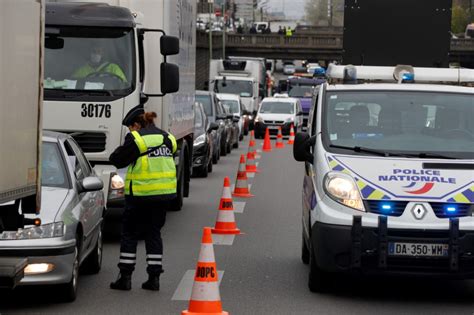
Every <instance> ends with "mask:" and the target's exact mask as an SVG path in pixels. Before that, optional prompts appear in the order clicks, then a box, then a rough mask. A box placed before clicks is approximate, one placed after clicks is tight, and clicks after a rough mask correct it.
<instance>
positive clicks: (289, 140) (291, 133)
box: [288, 124, 295, 144]
mask: <svg viewBox="0 0 474 315" xmlns="http://www.w3.org/2000/svg"><path fill="white" fill-rule="evenodd" d="M294 143H295V129H294V128H293V124H291V128H290V138H289V139H288V144H294Z"/></svg>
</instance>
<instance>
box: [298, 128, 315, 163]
mask: <svg viewBox="0 0 474 315" xmlns="http://www.w3.org/2000/svg"><path fill="white" fill-rule="evenodd" d="M315 143H316V136H312V137H310V136H309V134H308V133H306V132H298V133H296V136H295V144H294V145H293V157H294V158H295V160H296V161H298V162H308V163H311V164H313V161H314V155H313V153H311V147H312V146H314V144H315Z"/></svg>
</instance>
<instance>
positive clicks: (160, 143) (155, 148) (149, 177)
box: [125, 131, 177, 197]
mask: <svg viewBox="0 0 474 315" xmlns="http://www.w3.org/2000/svg"><path fill="white" fill-rule="evenodd" d="M132 135H133V137H134V139H135V144H136V145H137V146H138V149H139V150H140V157H139V158H138V159H137V160H136V162H135V164H132V165H129V167H128V171H127V175H126V177H125V195H133V196H139V197H140V196H158V195H169V194H175V193H176V186H177V180H176V166H175V164H174V159H173V153H175V152H176V149H177V144H176V139H175V137H173V136H172V135H171V134H168V135H162V134H149V135H144V136H141V135H140V134H139V133H138V132H137V131H132ZM165 138H168V139H169V140H170V141H169V142H168V143H171V148H170V147H169V145H168V146H167V145H166V143H165ZM130 188H131V189H130Z"/></svg>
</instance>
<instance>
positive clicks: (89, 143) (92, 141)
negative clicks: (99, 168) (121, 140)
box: [67, 132, 107, 153]
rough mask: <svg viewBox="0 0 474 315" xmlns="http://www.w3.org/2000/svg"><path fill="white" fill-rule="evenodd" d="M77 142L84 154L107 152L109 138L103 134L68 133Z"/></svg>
mask: <svg viewBox="0 0 474 315" xmlns="http://www.w3.org/2000/svg"><path fill="white" fill-rule="evenodd" d="M67 133H68V134H69V135H71V137H73V138H74V140H76V142H77V144H78V145H79V146H80V147H81V149H82V151H84V153H97V152H103V151H105V143H106V139H107V136H106V135H105V133H103V132H67Z"/></svg>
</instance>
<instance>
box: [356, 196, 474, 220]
mask: <svg viewBox="0 0 474 315" xmlns="http://www.w3.org/2000/svg"><path fill="white" fill-rule="evenodd" d="M383 204H388V205H390V206H391V209H390V210H387V211H384V210H383V209H382V205H383ZM407 204H408V201H385V200H384V201H379V200H366V201H365V205H366V209H368V211H369V212H371V213H375V214H383V215H387V216H392V217H399V216H401V215H402V214H403V211H405V208H406V206H407ZM430 205H431V207H432V208H433V211H434V213H435V215H436V216H437V217H438V218H440V219H445V218H460V217H467V216H471V215H472V213H473V211H474V205H473V204H468V203H443V202H430ZM447 205H451V206H454V207H455V208H456V211H455V212H453V213H449V212H447V211H446V207H447Z"/></svg>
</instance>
